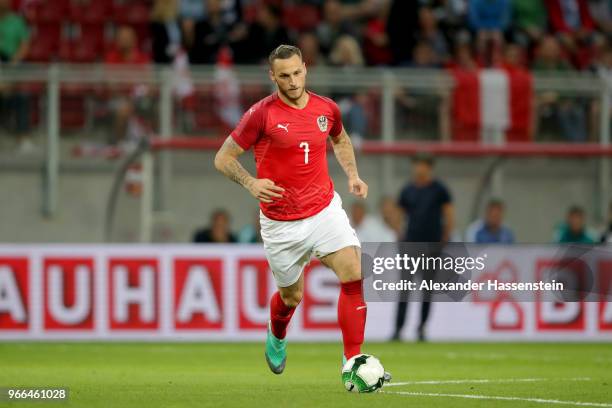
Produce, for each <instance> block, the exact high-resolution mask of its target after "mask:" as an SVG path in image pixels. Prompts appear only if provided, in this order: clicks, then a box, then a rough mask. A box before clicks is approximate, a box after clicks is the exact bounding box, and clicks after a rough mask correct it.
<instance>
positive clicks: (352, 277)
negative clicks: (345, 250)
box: [339, 263, 361, 283]
mask: <svg viewBox="0 0 612 408" xmlns="http://www.w3.org/2000/svg"><path fill="white" fill-rule="evenodd" d="M339 278H340V282H341V283H347V282H353V281H358V280H361V265H360V264H359V263H354V264H353V263H351V264H349V265H346V267H345V268H343V270H342V273H340V274H339Z"/></svg>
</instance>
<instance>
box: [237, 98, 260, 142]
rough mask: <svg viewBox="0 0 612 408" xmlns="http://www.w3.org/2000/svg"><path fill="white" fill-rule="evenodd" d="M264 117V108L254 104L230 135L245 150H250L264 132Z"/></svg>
mask: <svg viewBox="0 0 612 408" xmlns="http://www.w3.org/2000/svg"><path fill="white" fill-rule="evenodd" d="M263 119H264V109H263V108H262V107H261V106H257V105H253V106H252V107H251V108H250V109H249V110H248V111H246V112H245V113H244V115H242V119H240V122H239V123H238V126H236V128H235V129H234V131H233V132H232V133H231V134H230V136H231V137H232V138H233V139H234V141H235V142H236V143H238V145H239V146H240V147H242V148H243V149H244V150H249V149H250V148H251V146H253V145H254V144H255V143H257V141H258V140H259V138H260V137H261V135H262V134H263V129H264V120H263Z"/></svg>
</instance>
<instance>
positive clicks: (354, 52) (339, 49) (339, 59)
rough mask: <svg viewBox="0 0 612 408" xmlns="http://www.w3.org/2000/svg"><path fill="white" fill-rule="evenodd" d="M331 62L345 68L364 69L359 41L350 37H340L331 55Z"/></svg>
mask: <svg viewBox="0 0 612 408" xmlns="http://www.w3.org/2000/svg"><path fill="white" fill-rule="evenodd" d="M329 62H330V63H331V64H332V65H335V66H337V67H343V68H353V67H362V66H363V65H364V58H363V54H362V53H361V48H360V47H359V43H358V42H357V40H355V38H354V37H352V36H350V35H343V36H341V37H338V39H337V40H336V42H335V43H334V47H333V48H332V50H331V52H330V53H329Z"/></svg>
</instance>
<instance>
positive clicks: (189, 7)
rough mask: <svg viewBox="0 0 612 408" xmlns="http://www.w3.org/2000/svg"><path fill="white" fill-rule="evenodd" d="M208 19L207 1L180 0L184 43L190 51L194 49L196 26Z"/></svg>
mask: <svg viewBox="0 0 612 408" xmlns="http://www.w3.org/2000/svg"><path fill="white" fill-rule="evenodd" d="M205 17H206V0H179V18H180V24H181V34H182V35H183V41H182V43H183V44H184V45H185V47H186V48H187V49H188V50H190V49H191V47H193V41H194V37H195V26H196V23H197V22H199V21H202V20H204V18H205Z"/></svg>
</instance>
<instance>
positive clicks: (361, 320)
mask: <svg viewBox="0 0 612 408" xmlns="http://www.w3.org/2000/svg"><path fill="white" fill-rule="evenodd" d="M366 314H367V307H366V304H365V302H364V301H363V292H362V289H361V281H360V280H358V281H353V282H346V283H341V284H340V298H339V299H338V323H339V324H340V329H341V330H342V340H343V342H344V357H346V359H347V360H348V359H349V358H351V357H353V356H354V355H356V354H359V353H361V344H362V343H363V332H364V331H365V322H366Z"/></svg>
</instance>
